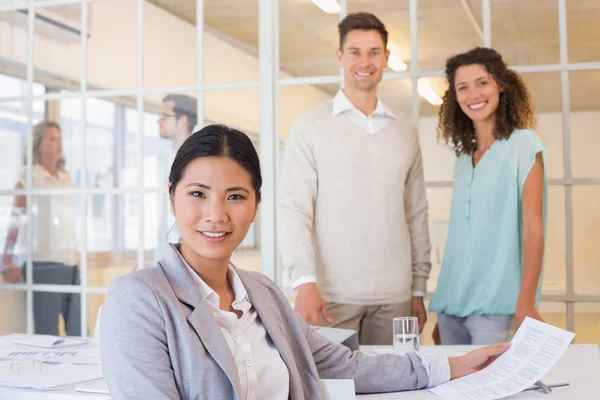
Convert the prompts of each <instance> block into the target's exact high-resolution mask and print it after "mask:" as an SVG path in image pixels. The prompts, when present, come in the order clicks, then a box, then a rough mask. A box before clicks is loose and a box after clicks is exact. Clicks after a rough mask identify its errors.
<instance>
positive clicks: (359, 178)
mask: <svg viewBox="0 0 600 400" xmlns="http://www.w3.org/2000/svg"><path fill="white" fill-rule="evenodd" d="M281 182H282V185H281V190H280V196H279V199H278V221H279V226H278V232H279V240H280V244H281V249H282V254H283V262H284V265H285V266H286V267H287V269H288V271H289V273H290V277H291V279H292V281H295V280H296V279H298V278H300V277H305V276H310V275H315V276H316V280H317V285H318V288H319V290H320V292H321V295H322V296H323V298H324V299H325V300H326V301H331V302H339V303H345V304H363V305H376V304H392V303H399V302H403V301H407V300H409V299H410V298H411V296H412V292H413V291H423V292H425V291H426V281H427V279H428V277H429V271H430V269H431V263H430V259H429V255H430V248H431V246H430V242H429V232H428V224H427V208H428V203H427V199H426V195H425V184H424V178H423V166H422V161H421V151H420V146H419V138H418V134H417V131H416V129H415V127H414V126H413V124H412V123H411V122H410V120H408V119H407V118H406V117H405V116H398V118H397V119H395V120H393V121H391V122H390V123H389V124H387V125H386V126H385V127H384V128H383V129H381V130H379V131H377V132H375V133H374V134H372V135H370V134H367V133H366V132H365V131H364V130H362V129H361V128H360V127H358V126H357V125H356V124H354V123H352V121H350V119H349V118H348V117H347V116H345V115H344V114H341V115H337V116H334V115H333V114H332V102H331V101H329V102H326V103H323V104H321V105H319V106H317V107H315V108H313V109H311V110H309V111H307V112H305V113H304V114H302V115H301V116H299V117H298V118H297V119H296V121H294V124H293V126H292V129H291V132H290V136H289V139H288V142H287V145H286V150H285V165H284V171H283V176H282V180H281Z"/></svg>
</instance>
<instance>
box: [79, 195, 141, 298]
mask: <svg viewBox="0 0 600 400" xmlns="http://www.w3.org/2000/svg"><path fill="white" fill-rule="evenodd" d="M139 198H140V196H139V195H137V194H127V195H91V196H89V197H88V215H87V252H88V285H90V286H107V285H108V284H109V283H110V282H111V281H112V280H113V279H114V278H115V277H117V276H120V275H123V274H126V273H128V272H131V271H133V270H134V269H136V267H137V244H138V243H139V236H138V235H139V227H138V221H139V216H138V210H139V208H140V207H141V204H140V201H139Z"/></svg>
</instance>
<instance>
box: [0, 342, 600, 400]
mask: <svg viewBox="0 0 600 400" xmlns="http://www.w3.org/2000/svg"><path fill="white" fill-rule="evenodd" d="M11 342H12V338H11V336H10V335H7V336H2V337H0V348H1V347H2V346H5V345H7V344H9V343H11ZM473 348H474V347H471V346H423V347H422V351H423V352H443V353H445V354H447V355H449V356H450V355H460V354H464V353H466V352H468V351H469V350H471V349H473ZM361 350H363V351H364V352H365V353H366V354H374V353H383V352H391V351H392V346H362V347H361ZM598 371H600V351H599V350H598V346H597V345H571V346H570V347H569V349H568V350H567V351H566V353H565V354H564V355H563V356H562V358H561V359H560V360H559V361H558V363H557V364H556V365H555V366H554V368H553V369H552V371H551V372H550V374H549V377H552V378H554V379H556V380H564V381H568V382H569V383H570V385H569V386H566V387H559V388H554V389H553V392H552V397H551V400H563V399H564V400H567V399H568V400H572V399H591V398H595V397H596V396H594V395H593V393H595V392H597V390H598V389H597V387H596V383H597V381H598V379H600V374H599V372H598ZM545 396H547V395H545V394H543V393H542V392H541V391H528V392H524V393H520V394H518V395H515V396H512V397H510V399H515V400H525V399H546V400H548V399H549V398H548V397H545ZM0 398H1V399H2V400H38V399H39V400H100V399H101V400H110V396H107V395H102V394H92V393H81V392H77V391H75V389H74V388H73V389H65V390H56V391H46V392H41V391H33V390H24V389H13V388H6V387H0ZM405 399H407V400H411V399H413V400H426V399H430V400H439V397H437V396H436V395H434V394H433V393H430V392H427V391H425V390H419V391H411V392H398V393H383V394H370V395H358V396H357V400H405Z"/></svg>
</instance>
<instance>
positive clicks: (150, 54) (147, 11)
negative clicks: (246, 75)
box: [134, 0, 221, 87]
mask: <svg viewBox="0 0 600 400" xmlns="http://www.w3.org/2000/svg"><path fill="white" fill-rule="evenodd" d="M134 3H135V2H134ZM152 3H156V4H152ZM195 22H196V2H195V1H187V2H179V3H177V5H174V3H173V2H172V1H164V0H163V1H154V2H149V1H146V2H144V86H145V87H161V86H191V85H195V84H196V83H197V82H198V55H197V54H198V44H197V35H196V26H195ZM205 46H210V43H206V44H205ZM205 54H206V55H207V56H208V57H219V55H220V54H221V52H220V51H219V50H214V51H213V52H206V53H205ZM166 60H168V62H166ZM206 61H207V60H205V64H206Z"/></svg>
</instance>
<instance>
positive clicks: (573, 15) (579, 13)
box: [566, 0, 600, 63]
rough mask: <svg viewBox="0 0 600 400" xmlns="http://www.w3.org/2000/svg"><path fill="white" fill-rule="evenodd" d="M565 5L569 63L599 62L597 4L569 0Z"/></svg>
mask: <svg viewBox="0 0 600 400" xmlns="http://www.w3.org/2000/svg"><path fill="white" fill-rule="evenodd" d="M566 3H567V40H568V46H567V48H568V51H569V62H571V63H576V62H591V61H600V43H599V42H598V40H597V37H598V36H597V35H598V25H600V8H598V4H597V3H596V2H594V1H589V0H569V1H567V2H566Z"/></svg>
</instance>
